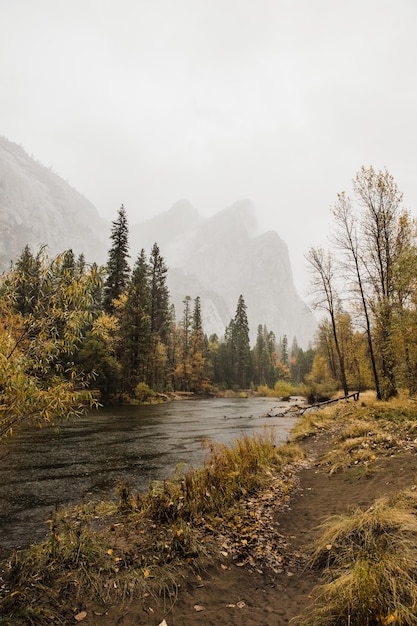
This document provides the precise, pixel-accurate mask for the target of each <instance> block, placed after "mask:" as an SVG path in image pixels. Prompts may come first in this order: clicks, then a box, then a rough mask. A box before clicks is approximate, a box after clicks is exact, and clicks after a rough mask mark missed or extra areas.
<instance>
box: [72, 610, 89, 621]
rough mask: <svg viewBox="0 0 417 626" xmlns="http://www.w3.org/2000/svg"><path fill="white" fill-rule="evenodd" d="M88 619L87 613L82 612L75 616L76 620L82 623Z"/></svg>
mask: <svg viewBox="0 0 417 626" xmlns="http://www.w3.org/2000/svg"><path fill="white" fill-rule="evenodd" d="M86 617H87V611H81V612H80V613H77V615H74V618H75V619H76V620H77V622H82V620H83V619H85V618H86Z"/></svg>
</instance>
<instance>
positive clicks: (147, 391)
mask: <svg viewBox="0 0 417 626" xmlns="http://www.w3.org/2000/svg"><path fill="white" fill-rule="evenodd" d="M156 395H157V394H156V393H155V391H154V390H153V389H151V388H150V387H149V385H147V384H146V383H138V384H137V385H136V388H135V398H136V399H137V400H139V402H149V401H151V400H152V398H155V397H156Z"/></svg>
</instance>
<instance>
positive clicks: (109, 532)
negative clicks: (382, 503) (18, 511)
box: [0, 430, 303, 626]
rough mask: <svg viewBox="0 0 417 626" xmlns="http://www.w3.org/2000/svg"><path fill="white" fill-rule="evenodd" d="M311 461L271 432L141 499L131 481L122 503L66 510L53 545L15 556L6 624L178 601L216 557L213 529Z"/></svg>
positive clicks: (54, 527)
mask: <svg viewBox="0 0 417 626" xmlns="http://www.w3.org/2000/svg"><path fill="white" fill-rule="evenodd" d="M302 456H303V453H302V451H301V450H300V448H299V447H298V446H297V445H296V444H287V445H284V446H282V447H277V446H276V444H275V441H274V437H273V432H272V431H271V430H266V431H265V432H264V433H263V434H261V435H257V436H254V437H243V438H242V439H239V440H237V441H236V443H235V445H234V446H233V447H232V448H228V447H226V446H223V445H217V444H216V445H210V454H209V456H208V458H207V460H206V462H205V463H204V465H203V466H202V467H201V468H200V469H189V470H188V471H187V472H186V473H185V474H183V475H179V476H176V477H174V478H172V480H169V481H163V482H160V483H156V484H154V485H152V488H151V489H150V490H149V492H148V493H147V494H145V496H143V497H142V498H139V497H137V496H136V495H135V494H133V493H132V492H131V491H130V488H129V486H128V485H127V484H125V483H124V484H120V485H119V488H118V496H119V501H118V502H117V503H100V504H98V505H82V506H79V507H75V508H73V509H71V510H67V511H63V512H61V513H60V514H59V515H58V514H57V515H56V516H55V518H54V519H53V520H51V523H50V531H49V535H48V537H47V539H46V540H45V541H44V542H42V543H40V544H37V545H34V546H32V547H31V548H29V549H28V550H24V551H19V552H17V553H15V554H14V555H13V556H12V558H11V559H10V562H9V564H8V568H7V569H8V580H7V585H8V589H9V593H7V592H6V594H5V599H4V601H3V603H2V614H3V615H7V618H6V617H5V618H3V621H1V619H0V624H14V625H20V624H33V625H36V626H41V625H42V626H43V624H44V623H50V620H48V619H47V615H50V614H57V615H60V616H61V615H62V605H65V606H77V607H79V609H80V610H81V609H82V608H83V606H84V604H85V602H87V601H89V600H90V599H92V598H94V599H95V601H97V602H100V603H101V604H102V605H105V604H107V603H110V602H115V601H117V602H119V603H123V602H126V601H128V600H129V599H131V598H133V597H135V598H137V599H140V598H145V597H149V596H158V597H160V596H163V597H164V598H166V601H167V603H168V604H169V603H172V602H174V601H175V599H176V593H177V587H176V585H177V583H176V580H177V578H178V573H179V571H180V569H181V567H183V565H184V563H187V564H189V565H190V566H192V567H195V568H197V569H198V568H199V567H200V563H201V560H202V559H203V558H206V557H207V556H208V555H209V553H210V543H209V540H208V539H207V537H206V536H205V535H204V529H205V528H206V527H207V525H208V524H210V526H211V528H213V527H214V526H215V524H216V523H217V522H218V521H221V518H222V517H223V515H225V516H226V513H227V512H228V511H229V510H230V508H231V507H232V505H236V504H237V505H238V504H239V501H240V500H241V499H243V498H245V497H248V496H250V495H251V494H255V493H258V492H260V491H261V490H262V489H263V488H266V487H267V486H268V485H269V484H270V483H271V482H273V481H274V480H276V477H277V475H279V473H280V472H281V470H282V469H283V468H284V467H285V466H286V465H287V464H288V463H291V462H294V461H295V460H297V459H298V458H300V457H302ZM34 607H36V609H35V608H34ZM60 607H61V608H60ZM73 617H74V613H72V614H71V615H66V616H65V615H64V616H63V620H64V621H63V622H62V623H68V622H65V619H68V620H70V621H72V620H73ZM5 620H7V621H5ZM45 620H46V621H45Z"/></svg>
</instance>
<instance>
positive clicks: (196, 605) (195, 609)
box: [194, 604, 206, 612]
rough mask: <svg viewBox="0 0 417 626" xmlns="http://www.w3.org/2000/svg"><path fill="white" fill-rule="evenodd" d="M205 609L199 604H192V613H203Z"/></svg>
mask: <svg viewBox="0 0 417 626" xmlns="http://www.w3.org/2000/svg"><path fill="white" fill-rule="evenodd" d="M205 610H206V608H205V607H204V606H201V604H194V611H197V612H199V611H205Z"/></svg>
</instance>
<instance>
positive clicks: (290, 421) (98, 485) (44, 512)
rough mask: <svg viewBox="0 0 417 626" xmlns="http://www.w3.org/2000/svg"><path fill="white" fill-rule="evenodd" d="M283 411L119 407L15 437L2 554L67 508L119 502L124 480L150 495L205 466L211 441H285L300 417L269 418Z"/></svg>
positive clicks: (8, 446)
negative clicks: (267, 433) (262, 436)
mask: <svg viewBox="0 0 417 626" xmlns="http://www.w3.org/2000/svg"><path fill="white" fill-rule="evenodd" d="M278 406H281V405H279V403H278V401H277V399H276V398H273V399H270V398H249V399H246V398H222V399H214V400H213V399H212V400H185V401H176V402H168V403H164V404H159V405H149V406H127V407H116V408H114V407H112V408H106V409H100V410H99V411H94V412H90V413H89V414H88V415H85V416H82V417H80V418H77V419H72V420H69V421H66V422H62V423H61V424H60V425H59V426H48V427H45V428H42V429H35V428H27V429H25V430H24V431H23V432H21V433H19V434H17V435H13V436H12V437H10V438H9V439H8V440H7V441H6V443H5V444H4V445H1V446H0V462H1V484H0V554H2V555H4V554H5V553H7V552H8V551H10V550H11V549H14V548H17V547H20V546H26V545H28V544H30V543H32V542H34V541H38V540H40V539H42V538H43V537H44V536H45V534H46V532H47V529H48V525H47V522H46V520H47V519H48V517H50V515H51V513H52V512H53V510H54V509H56V508H57V507H59V506H62V505H66V504H69V503H73V502H77V501H80V500H82V499H83V498H86V499H93V498H103V497H114V493H115V488H116V486H117V484H118V482H119V481H120V479H125V480H127V481H128V482H129V483H130V484H131V486H132V488H133V489H134V490H136V491H139V492H144V491H145V490H146V489H147V487H148V485H149V484H150V482H151V481H152V480H160V479H164V478H168V477H169V476H171V475H172V474H173V472H175V470H176V468H178V466H181V464H184V463H185V464H189V465H192V466H194V467H198V466H199V465H201V463H202V462H203V461H204V457H205V456H206V455H207V446H205V445H204V443H205V442H206V441H213V442H220V443H224V444H226V445H232V444H233V442H234V441H235V440H236V439H237V438H239V437H240V436H242V435H243V434H255V433H256V432H261V431H262V430H264V429H265V428H273V429H274V432H275V437H276V441H277V443H281V442H282V443H283V442H285V441H286V439H287V438H288V435H289V432H290V430H291V428H292V427H293V425H294V423H295V420H296V418H294V417H290V416H286V417H269V416H268V414H275V413H277V412H278V411H279V410H277V407H278ZM282 406H284V407H288V403H285V404H284V405H282Z"/></svg>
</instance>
